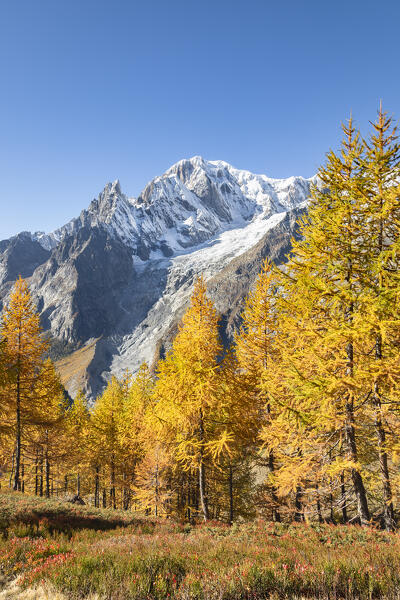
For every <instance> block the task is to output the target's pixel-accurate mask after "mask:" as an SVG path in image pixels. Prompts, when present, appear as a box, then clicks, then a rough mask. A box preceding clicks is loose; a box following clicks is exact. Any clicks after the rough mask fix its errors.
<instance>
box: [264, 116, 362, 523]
mask: <svg viewBox="0 0 400 600" xmlns="http://www.w3.org/2000/svg"><path fill="white" fill-rule="evenodd" d="M343 131H344V140H343V143H342V148H341V151H340V153H334V152H333V151H331V152H329V153H328V155H327V163H326V165H325V166H324V167H323V168H321V169H320V171H319V179H320V184H319V185H318V186H314V188H313V190H312V193H311V200H310V205H309V211H308V215H307V217H306V218H305V219H304V220H303V224H302V226H301V231H300V233H301V239H300V240H298V241H294V242H293V252H292V256H291V260H290V262H289V264H288V269H287V272H286V276H285V277H284V281H283V293H282V296H281V297H282V300H281V302H280V308H279V310H280V311H281V313H282V316H283V319H281V323H280V327H281V329H282V331H283V334H282V335H280V336H278V338H277V341H278V342H279V340H281V342H280V344H279V345H280V348H279V353H280V361H281V362H282V364H283V365H284V367H282V368H283V370H282V372H281V375H282V378H283V382H284V384H283V388H282V389H284V388H285V387H286V388H288V389H290V393H289V398H291V400H290V402H292V407H291V409H292V411H293V414H294V415H296V420H297V423H298V424H299V425H300V431H301V432H302V436H303V438H302V436H296V437H297V440H295V444H298V443H299V444H300V442H302V441H303V443H302V444H300V445H299V450H298V456H297V459H296V460H295V463H297V464H298V465H299V471H301V470H303V472H304V473H306V472H307V468H306V467H307V466H308V467H310V465H311V464H312V463H313V462H314V460H315V458H316V454H315V452H312V451H311V452H310V450H312V448H310V447H308V448H304V443H305V440H306V439H307V437H305V434H306V433H307V436H308V439H309V440H310V441H311V440H313V442H312V446H313V447H314V448H318V447H320V448H323V446H324V442H325V444H326V443H327V441H328V440H330V443H332V442H333V443H334V447H335V448H338V447H341V448H343V450H344V456H341V455H338V456H336V459H335V469H336V471H337V472H336V474H338V473H339V472H341V471H343V470H349V472H350V474H351V479H352V483H353V488H354V493H355V496H356V500H357V510H358V516H359V519H360V522H361V523H362V524H367V523H368V522H369V518H370V514H369V507H368V501H367V494H366V490H365V486H364V481H363V477H362V466H361V462H360V439H359V437H358V436H357V431H358V428H359V426H360V425H361V420H362V418H363V415H362V413H360V412H359V411H358V408H359V406H360V405H361V404H362V403H363V401H364V398H363V393H364V389H363V382H362V377H360V363H359V361H358V354H359V353H360V348H361V347H362V345H363V343H364V342H365V339H363V335H362V331H361V329H362V328H361V327H360V324H361V322H362V315H361V311H360V302H359V297H360V293H361V289H360V285H359V283H360V273H361V272H362V270H363V269H364V257H363V246H362V240H363V238H362V228H363V223H362V219H361V218H360V217H361V214H362V207H363V203H364V196H363V194H362V189H363V173H362V169H361V167H360V162H361V159H362V156H363V152H364V147H363V143H362V141H361V139H360V136H359V134H358V133H357V132H356V131H355V128H354V125H353V122H352V120H351V119H350V121H349V124H348V125H344V126H343ZM283 340H284V343H283ZM289 378H291V381H290V380H289ZM271 392H272V393H273V390H271ZM287 407H288V404H287ZM358 421H359V422H358ZM302 446H303V448H302ZM293 450H294V448H293ZM325 451H326V448H325ZM310 460H311V462H310ZM320 464H321V465H322V463H320ZM326 465H327V463H326V461H325V462H324V468H326ZM308 472H309V473H311V470H310V469H308Z"/></svg>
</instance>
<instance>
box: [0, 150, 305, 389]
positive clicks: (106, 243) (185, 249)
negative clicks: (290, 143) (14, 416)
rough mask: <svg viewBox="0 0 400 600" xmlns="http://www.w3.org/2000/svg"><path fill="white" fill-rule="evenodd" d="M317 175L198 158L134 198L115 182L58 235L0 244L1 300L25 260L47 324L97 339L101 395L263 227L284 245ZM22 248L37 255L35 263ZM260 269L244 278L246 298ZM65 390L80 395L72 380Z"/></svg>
mask: <svg viewBox="0 0 400 600" xmlns="http://www.w3.org/2000/svg"><path fill="white" fill-rule="evenodd" d="M315 181H316V178H315V177H314V178H310V179H305V178H302V177H290V178H287V179H272V178H269V177H267V176H266V175H255V174H253V173H251V172H249V171H243V170H239V169H235V168H234V167H232V166H231V165H229V164H228V163H226V162H224V161H206V160H204V159H203V158H201V157H199V156H196V157H193V158H191V159H183V160H181V161H178V162H177V163H175V164H174V165H172V166H171V167H170V168H169V169H168V170H167V171H166V172H165V173H164V174H163V175H160V176H158V177H155V178H154V179H153V180H152V181H150V182H149V183H148V184H147V185H146V186H145V188H144V189H143V191H142V192H141V194H139V196H138V197H137V198H129V197H128V196H127V195H125V194H124V193H123V192H122V189H121V185H120V182H119V180H115V181H114V182H112V183H108V184H106V186H105V187H104V189H103V191H102V192H101V193H100V194H99V196H98V197H97V198H96V199H94V200H93V201H92V202H91V203H90V204H89V206H88V208H87V209H85V210H83V211H82V212H81V213H80V215H79V216H78V217H77V218H75V219H72V220H71V221H69V222H68V223H67V224H65V225H64V226H63V227H60V228H59V229H57V230H55V231H54V232H52V233H50V234H44V233H42V232H36V233H34V234H30V233H29V232H28V233H27V232H25V233H23V234H18V235H17V236H14V237H13V238H10V239H9V240H5V241H3V242H0V299H1V300H2V301H3V302H4V301H5V300H6V298H7V295H8V293H9V290H10V287H11V285H12V277H11V275H13V274H15V272H16V270H18V266H20V268H21V270H22V269H25V271H24V272H26V276H27V277H28V278H29V284H30V289H31V291H32V295H33V298H34V300H35V302H36V303H37V306H38V309H39V311H40V314H41V319H42V323H43V327H44V328H45V329H46V330H48V331H49V332H51V335H52V336H53V337H54V338H55V339H57V340H61V341H63V342H65V343H66V344H72V345H74V346H76V347H77V348H80V347H83V346H84V345H85V344H93V340H96V342H95V346H94V350H93V360H92V361H91V363H90V364H89V365H88V367H87V380H86V384H85V391H86V392H87V393H88V394H89V395H92V396H94V395H96V394H97V393H99V392H100V391H101V389H102V388H103V386H104V383H105V382H106V380H107V378H108V377H109V376H110V374H116V375H121V374H122V373H123V372H124V371H125V370H126V369H129V370H131V371H135V370H137V368H138V367H139V366H140V364H141V362H143V361H144V360H146V361H147V362H149V363H151V362H153V360H154V356H155V355H156V354H157V348H159V347H161V346H162V345H163V343H164V342H163V340H164V338H165V339H168V336H169V332H170V331H172V330H173V327H174V323H176V321H177V319H178V318H179V315H181V314H182V311H183V309H184V307H185V306H186V304H187V302H188V299H189V297H190V292H191V288H192V285H193V282H194V280H195V278H196V277H197V276H198V275H200V274H203V275H204V276H205V279H206V281H211V280H213V278H214V279H215V278H216V277H218V275H220V274H221V273H224V272H228V271H229V269H228V271H226V269H227V267H228V266H229V265H230V264H231V263H232V261H235V260H236V259H238V257H240V256H242V255H246V253H248V252H249V251H251V249H254V248H255V247H256V246H257V244H258V243H261V241H262V240H264V242H263V243H264V246H263V247H265V248H267V246H268V240H267V239H264V238H268V236H269V237H270V238H271V239H274V240H275V242H274V243H275V246H280V245H281V242H280V241H279V236H281V239H284V240H285V251H289V250H290V236H291V235H293V233H294V231H295V219H294V218H293V215H295V214H296V215H298V214H300V212H301V211H302V210H303V209H304V207H305V206H306V203H307V198H308V195H309V191H310V186H311V184H312V183H314V182H315ZM299 211H300V212H299ZM23 245H24V251H22V249H21V248H22V246H23ZM17 247H20V256H18V252H17V250H16V248H17ZM268 253H269V254H274V249H273V248H271V247H269V250H268V251H267V250H266V255H268ZM27 254H28V255H29V254H32V257H33V259H34V260H32V261H31V264H30V265H27V262H29V261H27V259H26V256H27ZM250 254H251V253H250ZM249 256H250V255H249ZM260 260H261V258H260V259H259V260H258V263H260ZM258 263H257V265H256V267H257V268H258V267H260V266H261V264H258ZM11 266H12V268H11ZM28 267H29V268H28ZM252 273H253V271H252ZM230 276H232V275H230ZM254 278H255V275H254V273H253V275H252V280H250V279H251V278H248V279H247V280H246V283H245V284H244V285H243V286H242V289H241V293H240V294H239V296H240V297H241V299H243V296H244V295H245V291H246V289H247V291H248V289H249V288H250V287H251V285H252V282H253V281H254ZM229 298H230V296H229V293H228V301H226V302H224V303H222V304H223V305H224V307H225V308H224V310H225V312H229V310H230V308H229V306H228V305H229V302H230V301H232V303H234V302H236V301H235V300H234V298H233V297H232V299H231V300H230V299H229ZM239 304H240V302H239ZM235 311H236V312H238V311H239V307H238V306H236V308H235ZM225 316H226V315H225ZM223 318H224V315H223ZM228 320H229V319H228ZM237 320H238V319H237V318H236V320H235V319H234V320H233V321H231V324H232V323H234V322H236V321H237ZM227 323H228V321H227ZM232 326H233V325H232ZM231 329H232V327H231ZM231 334H232V332H230V333H229V332H228V331H227V337H228V338H229V336H231ZM80 381H81V382H82V377H81V378H80ZM68 391H69V392H70V393H71V394H72V395H73V394H74V393H76V391H77V390H76V389H74V384H73V383H71V384H70V385H69V389H68Z"/></svg>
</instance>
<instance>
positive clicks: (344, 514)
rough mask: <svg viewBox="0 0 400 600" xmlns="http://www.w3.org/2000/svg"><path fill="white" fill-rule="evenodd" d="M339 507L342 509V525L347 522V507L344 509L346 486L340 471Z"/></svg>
mask: <svg viewBox="0 0 400 600" xmlns="http://www.w3.org/2000/svg"><path fill="white" fill-rule="evenodd" d="M340 496H341V499H340V505H341V508H342V519H343V523H347V521H348V520H349V518H348V516H347V507H346V486H345V483H344V473H343V471H342V473H341V474H340Z"/></svg>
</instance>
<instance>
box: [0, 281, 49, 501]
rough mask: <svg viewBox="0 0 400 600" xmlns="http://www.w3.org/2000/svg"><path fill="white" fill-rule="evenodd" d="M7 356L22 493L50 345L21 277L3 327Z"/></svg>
mask: <svg viewBox="0 0 400 600" xmlns="http://www.w3.org/2000/svg"><path fill="white" fill-rule="evenodd" d="M0 331H1V337H2V338H3V339H4V340H5V354H6V360H7V363H8V365H9V367H10V368H11V369H12V370H13V372H14V379H13V380H12V381H11V382H9V384H8V386H7V402H8V406H9V409H10V411H12V414H13V417H12V420H13V429H14V436H15V471H14V484H13V487H14V489H15V490H18V489H20V487H21V481H20V475H21V453H22V438H23V433H24V427H25V425H26V424H27V423H29V422H30V421H31V420H32V419H33V418H34V414H35V412H36V411H37V408H38V407H37V402H36V399H35V397H34V395H33V394H32V390H33V389H34V387H35V382H36V380H37V377H38V374H39V372H40V368H41V365H42V362H43V355H44V353H45V350H46V348H47V343H46V341H45V340H44V338H43V337H42V335H41V328H40V322H39V315H38V314H37V311H36V309H35V307H34V305H33V303H32V300H31V297H30V293H29V290H28V286H27V284H26V282H25V281H24V280H23V279H22V278H21V277H20V278H19V279H18V280H17V281H16V283H15V286H14V289H13V291H12V293H11V296H10V301H9V303H8V304H7V306H6V308H5V310H4V313H3V319H2V324H1V330H0Z"/></svg>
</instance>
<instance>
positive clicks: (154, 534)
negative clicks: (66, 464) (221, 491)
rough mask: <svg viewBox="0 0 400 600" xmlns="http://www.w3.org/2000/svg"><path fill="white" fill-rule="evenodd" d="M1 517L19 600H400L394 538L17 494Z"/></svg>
mask: <svg viewBox="0 0 400 600" xmlns="http://www.w3.org/2000/svg"><path fill="white" fill-rule="evenodd" d="M0 515H1V524H2V536H1V541H0V566H1V577H2V585H3V587H4V586H5V589H7V585H10V582H13V584H14V585H15V583H16V584H17V585H18V589H19V590H20V596H18V597H21V598H23V597H24V593H26V597H27V598H28V597H32V596H30V595H29V594H30V593H31V592H29V590H32V589H39V590H41V594H44V593H46V594H47V596H46V597H48V598H52V597H53V598H56V597H61V598H67V599H70V600H75V599H76V600H78V599H81V598H82V599H83V598H97V599H98V600H103V599H104V600H105V599H108V600H128V599H129V600H130V599H132V600H133V599H135V600H144V599H148V600H156V599H157V600H161V599H167V598H168V599H176V600H178V599H179V600H195V599H196V600H217V599H218V600H242V599H248V600H250V599H254V600H258V599H260V600H261V599H262V598H270V597H272V598H301V597H308V598H346V599H352V598H359V599H364V598H365V599H369V598H393V599H394V598H399V597H400V536H399V535H398V534H396V533H395V534H393V533H384V532H381V531H377V530H374V529H368V528H360V527H358V526H350V525H348V526H333V525H325V524H324V525H320V524H302V523H299V524H273V523H270V522H266V521H262V520H258V521H256V522H253V523H251V524H246V523H243V524H237V525H233V526H232V527H229V526H226V525H222V524H221V523H218V524H217V523H212V522H211V523H207V524H200V525H197V526H190V525H188V524H184V523H179V522H175V521H173V520H170V519H159V520H157V519H150V518H146V517H143V518H140V519H138V518H133V517H132V513H129V512H128V513H126V512H125V513H124V512H119V511H110V510H101V509H94V508H89V507H86V506H75V505H71V504H66V503H62V502H57V501H55V500H40V499H39V500H38V499H37V498H31V497H28V496H23V495H21V494H2V495H0ZM24 591H25V592H24ZM3 593H4V592H3ZM2 597H4V598H5V597H7V596H4V595H3V596H2ZM10 597H11V595H10ZM35 597H36V596H35ZM38 597H43V596H38Z"/></svg>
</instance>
